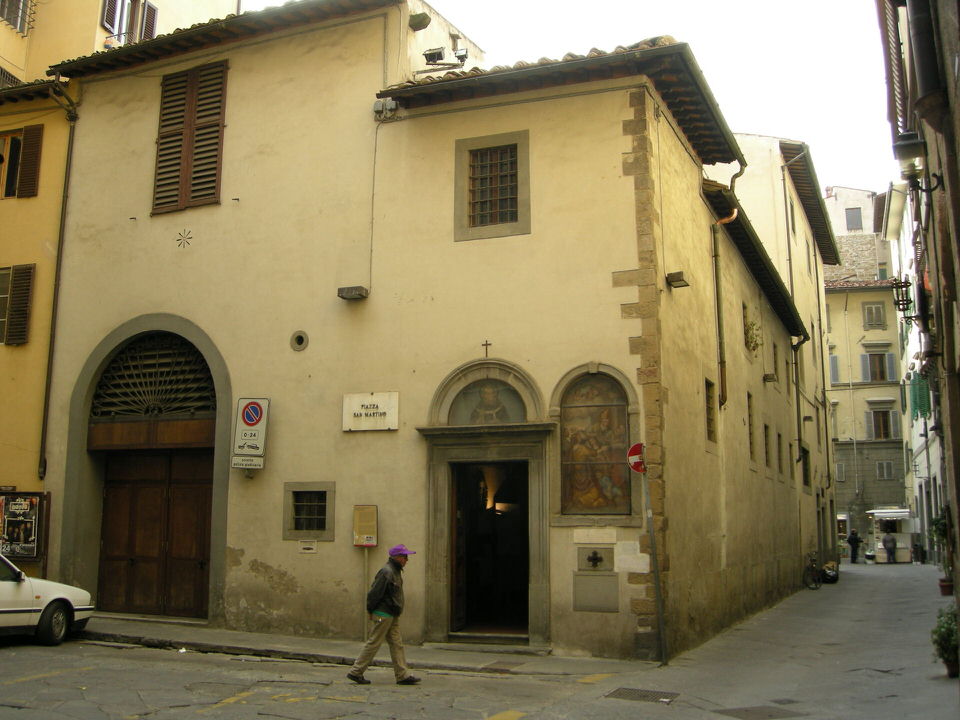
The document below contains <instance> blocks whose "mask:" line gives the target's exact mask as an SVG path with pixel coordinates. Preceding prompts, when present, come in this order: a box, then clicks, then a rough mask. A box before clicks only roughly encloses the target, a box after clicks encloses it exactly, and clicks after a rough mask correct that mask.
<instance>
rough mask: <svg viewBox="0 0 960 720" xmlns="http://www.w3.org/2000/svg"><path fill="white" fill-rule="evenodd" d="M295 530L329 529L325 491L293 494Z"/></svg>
mask: <svg viewBox="0 0 960 720" xmlns="http://www.w3.org/2000/svg"><path fill="white" fill-rule="evenodd" d="M293 529H294V530H326V529H327V493H326V492H325V491H323V490H306V491H296V490H295V491H294V492H293Z"/></svg>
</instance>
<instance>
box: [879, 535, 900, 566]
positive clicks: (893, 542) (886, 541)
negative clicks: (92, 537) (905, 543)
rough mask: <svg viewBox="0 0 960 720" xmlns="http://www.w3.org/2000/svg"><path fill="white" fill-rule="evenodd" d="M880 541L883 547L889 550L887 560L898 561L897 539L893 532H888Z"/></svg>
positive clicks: (890, 561) (889, 561)
mask: <svg viewBox="0 0 960 720" xmlns="http://www.w3.org/2000/svg"><path fill="white" fill-rule="evenodd" d="M880 542H881V544H882V545H883V549H884V550H886V551H887V562H888V563H895V562H896V561H897V539H896V538H895V537H894V536H893V535H892V534H891V533H887V534H886V535H884V536H883V539H882V540H881V541H880Z"/></svg>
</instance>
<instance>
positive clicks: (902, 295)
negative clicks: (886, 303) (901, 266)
mask: <svg viewBox="0 0 960 720" xmlns="http://www.w3.org/2000/svg"><path fill="white" fill-rule="evenodd" d="M911 285H912V283H911V282H910V279H909V278H907V277H899V276H897V277H895V278H893V279H892V280H891V281H890V286H891V287H892V288H893V304H894V305H896V306H897V310H899V311H900V312H906V311H907V310H909V309H910V306H911V305H913V298H912V297H911V296H910V286H911Z"/></svg>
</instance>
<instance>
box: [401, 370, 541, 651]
mask: <svg viewBox="0 0 960 720" xmlns="http://www.w3.org/2000/svg"><path fill="white" fill-rule="evenodd" d="M540 398H541V396H540V393H539V391H538V390H537V388H536V386H535V385H534V383H533V381H532V380H531V379H530V378H529V376H527V375H526V374H525V373H524V372H523V371H522V370H520V369H519V368H518V367H516V366H515V365H513V364H511V363H508V362H506V361H503V360H494V359H484V360H482V361H477V362H474V363H469V364H467V365H465V366H462V367H461V368H459V369H457V370H456V371H454V372H453V373H451V375H449V376H448V377H447V378H446V379H445V380H444V381H443V383H441V385H440V387H439V388H438V390H437V392H436V394H435V396H434V400H433V403H432V405H431V410H430V418H429V423H430V424H429V426H427V427H421V428H418V430H419V431H420V433H421V434H422V435H423V436H424V437H425V438H426V440H427V442H428V444H429V457H430V466H429V478H428V483H429V496H428V497H429V507H428V521H427V524H428V542H427V557H426V564H427V595H426V605H427V613H426V626H425V633H426V636H427V638H428V639H431V640H439V641H447V640H465V641H471V642H477V641H481V642H482V641H490V642H499V641H503V640H509V641H511V642H524V641H529V642H530V643H531V644H536V645H541V644H545V643H546V642H547V640H548V638H549V627H548V626H549V612H548V609H547V608H548V606H549V571H548V560H549V558H548V542H547V529H548V526H549V522H548V517H547V512H548V496H549V495H548V494H549V488H548V484H549V483H548V479H547V473H546V453H547V449H546V448H547V442H548V438H549V437H550V435H551V434H552V433H553V431H554V429H555V425H554V424H553V423H551V422H544V421H542V420H541V418H542V401H541V399H540Z"/></svg>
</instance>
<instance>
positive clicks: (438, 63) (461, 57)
mask: <svg viewBox="0 0 960 720" xmlns="http://www.w3.org/2000/svg"><path fill="white" fill-rule="evenodd" d="M451 38H453V36H452V35H451ZM453 39H454V43H456V39H455V38H453ZM444 54H445V50H444V48H442V47H438V48H430V49H429V50H424V52H423V59H424V60H426V62H427V65H429V66H430V67H428V68H427V69H426V70H417V71H416V72H415V73H414V75H422V74H424V73H429V72H434V71H435V70H436V69H437V68H461V67H463V64H464V63H465V62H466V61H467V48H458V47H456V44H454V48H453V56H454V57H455V58H456V62H444V61H443V57H444Z"/></svg>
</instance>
